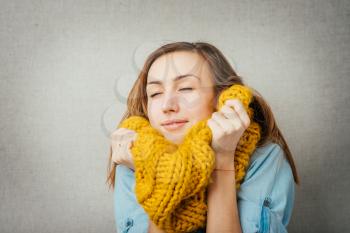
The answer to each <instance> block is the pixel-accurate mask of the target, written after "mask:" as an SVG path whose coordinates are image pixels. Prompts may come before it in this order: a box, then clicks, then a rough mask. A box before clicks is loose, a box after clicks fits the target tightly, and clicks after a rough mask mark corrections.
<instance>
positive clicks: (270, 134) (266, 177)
mask: <svg viewBox="0 0 350 233" xmlns="http://www.w3.org/2000/svg"><path fill="white" fill-rule="evenodd" d="M233 84H240V85H244V84H243V81H242V78H241V77H239V76H238V75H237V74H236V72H235V71H234V70H233V68H232V67H231V65H230V64H229V63H228V61H227V60H226V59H225V57H224V55H223V54H222V53H221V52H220V51H219V50H218V49H217V48H216V47H214V46H213V45H211V44H208V43H204V42H197V43H188V42H176V43H170V44H166V45H164V46H162V47H160V48H159V49H157V50H155V51H154V52H153V53H152V54H150V55H149V57H148V58H147V60H146V62H145V64H144V66H143V69H142V70H141V72H140V74H139V77H138V79H137V80H136V82H135V84H134V86H133V88H132V90H131V92H130V93H129V96H128V102H127V111H126V113H125V114H124V116H123V118H122V120H124V119H126V118H128V117H129V116H133V115H136V116H142V117H145V118H146V119H148V120H149V122H150V124H151V126H152V127H153V128H155V129H157V130H158V131H159V132H161V133H162V135H163V136H164V137H165V138H166V139H168V140H170V141H171V142H173V143H175V144H180V143H181V142H182V139H183V137H184V135H185V132H186V130H188V129H189V128H191V126H193V125H194V124H195V123H196V122H198V121H200V120H202V119H205V118H207V117H210V119H209V120H208V121H207V125H208V127H209V128H210V129H211V131H212V135H213V138H212V144H211V147H212V148H213V150H214V152H215V167H216V168H221V169H224V170H225V171H223V170H214V171H213V173H212V179H213V181H214V182H213V183H211V184H210V185H209V186H208V189H207V190H208V196H207V203H208V212H207V222H206V228H205V229H199V230H198V231H196V232H208V233H209V232H287V225H288V223H289V220H290V218H291V215H292V210H293V205H294V192H295V183H296V184H299V179H298V175H297V171H296V167H295V164H294V161H293V158H292V155H291V152H290V150H289V147H288V145H287V143H286V141H285V140H284V137H283V135H282V133H281V131H280V130H279V128H278V127H277V125H276V122H275V120H274V117H273V114H272V112H271V109H270V107H269V105H268V104H267V103H266V101H265V100H264V99H263V98H262V97H261V95H260V94H259V93H258V92H257V91H254V93H253V101H252V103H251V106H252V108H253V109H254V118H253V119H254V121H255V122H257V123H259V124H260V125H261V127H262V133H261V139H260V141H259V142H258V145H257V147H256V149H255V151H254V153H253V154H252V156H251V158H250V162H249V167H248V169H247V171H246V175H245V177H244V180H243V182H242V183H241V186H240V189H239V190H238V191H236V189H235V188H233V187H234V185H233V184H234V182H235V181H234V179H232V177H234V172H235V171H234V164H233V163H232V157H233V156H234V154H235V149H236V147H237V143H238V141H239V139H240V137H241V136H242V134H243V132H244V131H245V130H246V129H247V128H248V126H249V124H250V119H249V117H248V114H247V112H246V111H245V109H244V108H243V106H242V103H241V102H240V101H239V100H238V99H233V100H228V101H226V102H225V105H224V107H222V108H221V109H220V111H218V110H217V109H216V106H217V105H216V103H217V99H218V96H219V95H220V93H221V92H222V91H223V90H225V89H226V88H228V87H230V86H232V85H233ZM135 138H136V133H135V132H134V131H132V130H128V129H125V128H119V129H117V130H115V131H114V132H113V133H112V135H111V148H110V155H109V163H108V171H107V172H108V176H107V182H108V183H109V185H110V187H113V188H114V208H115V218H116V225H117V229H118V232H119V233H122V232H137V233H142V232H151V233H153V232H163V231H162V230H161V229H159V228H158V227H157V226H156V225H155V224H154V223H153V222H152V221H151V220H150V219H149V217H148V216H147V214H146V213H145V211H144V210H143V208H142V206H140V205H139V204H138V202H137V200H136V197H135V192H134V186H135V177H134V170H135V168H134V163H133V159H132V155H131V151H130V148H131V147H132V145H133V143H132V142H133V140H135ZM117 164H118V166H117Z"/></svg>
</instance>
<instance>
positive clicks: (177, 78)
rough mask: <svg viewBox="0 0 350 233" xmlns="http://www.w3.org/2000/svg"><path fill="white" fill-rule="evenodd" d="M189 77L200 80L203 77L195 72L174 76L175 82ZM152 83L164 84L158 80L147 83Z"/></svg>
mask: <svg viewBox="0 0 350 233" xmlns="http://www.w3.org/2000/svg"><path fill="white" fill-rule="evenodd" d="M188 77H193V78H196V79H198V80H199V82H200V81H201V79H200V78H199V77H198V76H196V75H194V74H183V75H180V76H177V77H176V78H174V80H173V82H177V81H179V80H181V79H184V78H188ZM150 84H162V81H159V80H156V81H150V82H148V83H147V85H150Z"/></svg>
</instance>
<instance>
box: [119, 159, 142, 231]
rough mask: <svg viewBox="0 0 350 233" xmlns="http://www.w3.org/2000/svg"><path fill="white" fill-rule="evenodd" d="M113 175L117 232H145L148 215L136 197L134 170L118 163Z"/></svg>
mask: <svg viewBox="0 0 350 233" xmlns="http://www.w3.org/2000/svg"><path fill="white" fill-rule="evenodd" d="M115 175H116V176H115V186H114V215H115V222H116V226H117V233H147V231H148V215H147V213H146V212H145V211H144V209H143V208H142V206H141V205H140V204H139V203H138V202H137V199H136V195H135V176H134V171H133V170H131V169H129V168H128V167H126V166H124V165H118V166H117V167H116V174H115Z"/></svg>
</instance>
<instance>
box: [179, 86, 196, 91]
mask: <svg viewBox="0 0 350 233" xmlns="http://www.w3.org/2000/svg"><path fill="white" fill-rule="evenodd" d="M181 90H193V88H191V87H186V88H181V89H180V91H181Z"/></svg>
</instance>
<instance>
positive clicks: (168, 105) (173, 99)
mask: <svg viewBox="0 0 350 233" xmlns="http://www.w3.org/2000/svg"><path fill="white" fill-rule="evenodd" d="M162 111H163V112H164V113H168V112H178V111H179V100H178V97H177V96H176V95H174V94H172V93H169V94H168V95H164V100H163V103H162Z"/></svg>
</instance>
